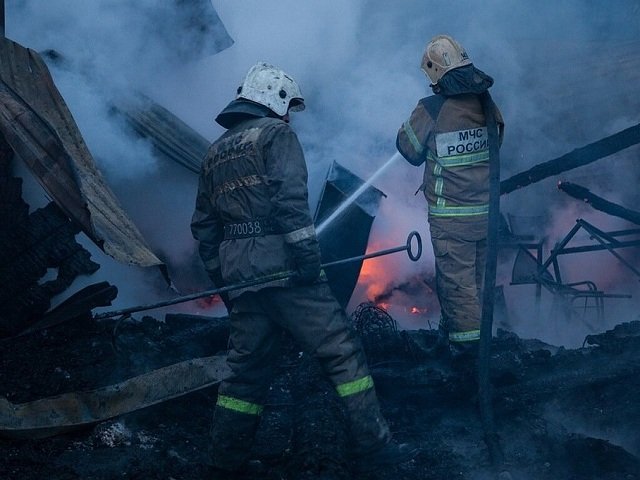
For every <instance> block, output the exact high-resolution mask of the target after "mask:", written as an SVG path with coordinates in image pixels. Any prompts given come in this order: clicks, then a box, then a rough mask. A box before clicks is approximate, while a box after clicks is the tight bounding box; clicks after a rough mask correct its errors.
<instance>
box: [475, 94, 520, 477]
mask: <svg viewBox="0 0 640 480" xmlns="http://www.w3.org/2000/svg"><path fill="white" fill-rule="evenodd" d="M480 101H481V102H482V110H483V111H484V114H485V118H486V121H487V133H488V136H489V219H488V229H487V260H486V264H485V272H484V287H483V292H482V318H481V322H480V342H479V346H478V403H479V406H480V419H481V421H482V428H483V430H484V437H485V438H484V440H485V443H486V445H487V448H488V450H489V457H490V459H491V463H492V464H493V466H494V468H495V469H496V470H497V473H498V478H499V479H500V480H508V479H511V478H512V476H511V473H510V472H509V470H508V468H507V466H506V463H505V458H504V453H503V451H502V447H501V445H500V437H499V435H498V433H497V431H496V426H495V420H494V414H493V403H492V401H493V398H492V395H491V378H490V371H491V339H492V336H493V306H494V305H493V304H494V300H495V292H494V290H495V285H496V270H497V262H498V228H499V222H500V142H499V133H498V123H497V121H496V116H495V104H494V103H493V99H492V98H491V94H489V92H488V91H485V92H483V93H482V94H481V95H480Z"/></svg>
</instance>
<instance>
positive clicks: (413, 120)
mask: <svg viewBox="0 0 640 480" xmlns="http://www.w3.org/2000/svg"><path fill="white" fill-rule="evenodd" d="M496 118H497V119H498V126H499V131H500V138H501V139H502V132H503V127H504V122H503V120H502V116H501V115H500V112H499V111H498V110H497V109H496ZM396 145H397V148H398V151H399V152H400V153H401V154H402V156H403V157H404V158H405V159H406V160H407V161H408V162H409V163H411V164H412V165H416V166H419V165H422V164H423V163H425V162H426V166H425V170H424V177H423V183H422V185H421V186H420V188H419V191H420V190H421V191H423V193H424V195H425V197H426V199H427V203H428V211H429V223H431V224H432V225H433V224H434V223H435V224H438V223H442V222H443V221H444V223H445V224H451V223H470V222H471V223H475V222H481V223H486V219H487V214H488V212H489V143H488V134H487V127H486V122H485V118H484V113H483V112H482V105H481V103H480V100H479V97H478V95H475V94H472V93H466V94H461V95H455V96H444V95H434V96H431V97H427V98H423V99H421V100H420V101H419V102H418V105H417V106H416V108H415V109H414V110H413V112H412V114H411V117H410V118H409V119H408V120H407V121H406V122H405V123H404V124H403V125H402V127H401V128H400V130H399V132H398V136H397V141H396ZM485 231H486V228H485Z"/></svg>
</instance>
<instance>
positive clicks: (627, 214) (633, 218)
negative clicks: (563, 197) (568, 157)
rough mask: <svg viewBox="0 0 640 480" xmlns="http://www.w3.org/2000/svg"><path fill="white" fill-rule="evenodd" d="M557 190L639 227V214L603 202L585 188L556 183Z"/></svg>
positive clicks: (614, 204) (602, 199)
mask: <svg viewBox="0 0 640 480" xmlns="http://www.w3.org/2000/svg"><path fill="white" fill-rule="evenodd" d="M558 189H560V190H562V191H563V192H564V193H566V194H567V195H570V196H571V197H573V198H575V199H577V200H582V201H583V202H585V203H588V204H589V205H591V206H592V207H593V208H595V209H596V210H600V211H601V212H604V213H607V214H609V215H613V216H614V217H619V218H623V219H625V220H628V221H630V222H631V223H635V224H636V225H640V212H638V211H635V210H630V209H628V208H625V207H623V206H621V205H618V204H616V203H613V202H610V201H608V200H605V199H604V198H602V197H599V196H598V195H595V194H594V193H591V191H590V190H589V189H588V188H586V187H583V186H581V185H578V184H576V183H571V182H558Z"/></svg>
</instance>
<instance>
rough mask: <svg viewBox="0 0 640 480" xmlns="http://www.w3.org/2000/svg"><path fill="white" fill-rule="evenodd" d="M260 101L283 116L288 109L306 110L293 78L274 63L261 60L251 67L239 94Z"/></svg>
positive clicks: (253, 100)
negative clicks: (270, 63)
mask: <svg viewBox="0 0 640 480" xmlns="http://www.w3.org/2000/svg"><path fill="white" fill-rule="evenodd" d="M236 98H244V99H246V100H251V101H252V102H256V103H259V104H260V105H264V106H265V107H267V108H269V109H270V110H272V111H273V112H274V113H275V114H276V115H278V116H280V117H282V116H284V115H285V114H286V113H287V111H289V110H292V111H294V112H299V111H301V110H304V98H302V93H301V92H300V87H298V84H297V83H296V82H295V80H294V79H293V78H291V77H290V76H289V75H287V74H286V73H285V72H283V71H282V70H280V69H279V68H277V67H274V66H273V65H269V64H268V63H264V62H260V63H257V64H256V65H254V66H253V67H251V69H250V70H249V72H248V73H247V76H246V77H245V79H244V82H243V83H242V85H241V86H240V87H239V88H238V96H237V97H236Z"/></svg>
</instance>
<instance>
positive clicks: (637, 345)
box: [0, 316, 640, 480]
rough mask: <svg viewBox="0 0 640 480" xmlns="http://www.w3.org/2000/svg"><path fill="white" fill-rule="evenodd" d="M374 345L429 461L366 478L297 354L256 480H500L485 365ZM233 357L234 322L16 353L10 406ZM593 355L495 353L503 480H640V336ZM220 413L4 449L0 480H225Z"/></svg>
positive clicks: (89, 325)
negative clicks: (491, 443)
mask: <svg viewBox="0 0 640 480" xmlns="http://www.w3.org/2000/svg"><path fill="white" fill-rule="evenodd" d="M361 326H362V325H361V324H359V328H361ZM361 333H362V335H363V341H364V344H365V346H366V349H367V353H368V357H369V361H370V365H371V369H372V373H373V376H374V379H375V381H376V388H377V391H378V394H379V397H380V400H381V403H382V408H383V412H384V414H385V416H386V417H387V419H388V421H389V423H390V425H391V428H392V431H393V433H394V436H395V438H396V439H397V440H398V441H400V442H409V443H412V444H414V445H416V446H419V447H420V449H421V451H420V453H419V455H418V456H417V457H416V458H415V459H414V460H412V461H411V462H408V463H406V464H404V465H400V466H397V467H393V468H388V469H386V470H379V471H376V472H375V473H373V474H368V475H360V476H358V477H356V476H354V475H352V473H351V472H350V469H349V462H348V452H349V445H350V441H349V436H348V431H347V429H346V427H345V422H344V412H343V409H342V406H341V404H340V402H339V400H338V398H337V396H336V395H335V393H334V391H333V389H332V388H331V386H330V384H329V383H328V382H327V381H326V380H325V379H324V378H323V377H322V375H321V374H320V372H319V369H318V367H317V365H316V363H315V362H314V361H313V360H311V359H310V358H308V356H307V355H301V354H300V352H299V351H298V349H297V348H296V346H295V344H293V343H292V342H289V343H288V344H287V345H288V348H286V349H285V351H284V352H283V354H282V359H281V362H280V369H279V374H278V376H277V378H276V379H275V381H274V383H273V386H272V389H271V392H270V396H269V399H268V405H267V408H266V410H265V415H264V417H263V421H262V423H261V426H260V429H259V432H258V435H257V438H256V442H255V444H254V445H253V447H252V453H253V455H254V457H255V458H258V459H260V460H261V461H262V464H263V468H264V471H262V472H260V473H256V474H255V475H254V476H253V477H251V476H245V477H242V478H259V479H265V480H270V479H274V480H275V479H278V480H285V479H286V480H303V479H323V480H329V479H331V480H334V479H335V480H338V479H340V480H342V479H351V478H359V479H363V480H368V479H385V480H386V479H388V480H391V479H393V480H402V479H406V480H409V479H411V480H414V479H415V480H417V479H420V480H445V479H446V480H456V479H478V480H480V479H493V478H499V477H498V474H499V473H501V472H500V471H497V470H496V469H495V468H494V467H492V465H491V461H490V458H489V453H488V449H487V446H486V444H485V442H484V435H483V429H482V423H481V419H480V416H479V413H478V404H477V385H476V381H475V375H474V367H473V365H472V364H471V363H470V362H466V363H465V362H462V364H459V365H458V364H456V365H454V364H452V363H451V361H450V360H449V359H448V358H447V357H446V356H445V355H444V354H443V353H442V352H441V351H438V350H437V349H435V348H434V345H435V343H436V338H437V335H436V333H435V332H433V331H426V330H419V331H404V332H399V333H398V332H395V331H393V329H377V330H372V331H366V329H364V330H363V331H362V332H361ZM226 342H227V326H226V322H225V319H215V318H204V317H192V316H169V317H168V318H167V319H166V321H157V320H155V319H154V318H151V317H144V318H142V319H140V320H127V321H124V322H121V323H119V324H116V323H115V322H113V321H104V322H101V323H95V322H92V321H89V320H86V321H85V322H77V323H76V324H74V325H63V326H59V327H56V328H52V329H50V330H48V331H42V332H38V333H33V334H31V335H29V336H23V337H18V338H14V339H9V340H4V341H3V342H2V344H1V345H0V351H1V352H2V356H1V358H0V395H2V396H4V397H6V398H7V399H8V400H9V401H11V402H13V403H22V402H28V401H31V400H35V399H38V398H42V397H48V396H53V395H57V394H60V393H64V392H70V391H75V390H86V389H92V388H95V387H98V386H103V385H109V384H112V383H116V382H119V381H121V380H123V379H125V378H129V377H131V376H134V375H137V374H140V373H143V372H145V371H149V370H152V369H155V368H158V367H161V366H165V365H169V364H172V363H176V362H179V361H181V360H185V359H188V358H194V357H201V356H208V355H214V354H216V353H219V352H220V351H223V350H225V348H226ZM589 342H590V344H589V346H587V347H585V348H582V349H577V350H564V349H557V348H555V347H552V346H549V345H544V344H542V343H541V342H538V341H524V340H522V339H519V338H518V337H516V336H515V335H513V334H509V333H507V332H499V334H498V336H497V337H496V338H495V340H494V344H493V349H492V352H493V357H492V375H491V378H492V386H493V394H494V399H495V401H494V408H495V411H494V413H495V420H496V425H497V430H498V433H499V436H500V446H501V448H502V450H503V452H504V457H505V460H506V465H505V466H503V469H504V470H507V471H508V472H509V473H510V474H511V476H512V478H514V479H522V480H530V479H532V480H558V479H563V480H564V479H567V480H596V479H597V480H609V479H611V480H612V479H629V480H631V479H640V457H639V456H640V408H639V407H638V405H639V403H638V398H639V396H640V375H639V374H640V325H639V324H638V322H632V323H630V324H624V325H621V326H619V327H617V328H616V329H615V330H614V331H611V332H608V333H606V334H602V335H597V336H592V337H591V338H590V339H589ZM215 398H216V389H215V388H209V389H205V390H201V391H199V392H196V393H192V394H188V395H185V396H183V397H180V398H177V399H174V400H171V401H169V402H165V403H163V404H160V405H156V406H154V407H150V408H147V409H144V410H140V411H136V412H133V413H130V414H128V415H125V416H123V417H120V418H115V419H111V420H109V421H106V422H103V423H100V424H97V425H92V426H90V427H86V428H83V429H80V430H76V431H73V432H69V433H66V434H63V435H58V436H55V437H51V438H46V439H41V440H15V439H8V438H3V439H0V458H2V461H1V462H0V478H1V479H16V480H18V479H20V480H30V479H38V480H40V479H45V478H46V479H51V480H71V479H96V480H97V479H116V478H125V479H145V480H148V479H208V478H218V477H215V476H214V475H213V474H212V472H211V471H210V468H209V467H208V465H207V463H208V462H207V451H208V449H209V448H210V445H209V437H208V430H209V422H210V417H211V412H212V408H213V405H214V403H215ZM235 478H240V477H235ZM500 478H508V477H506V476H505V475H504V474H503V477H500Z"/></svg>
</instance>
